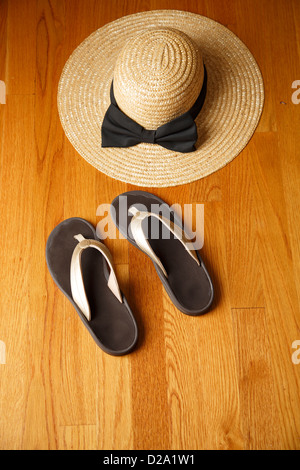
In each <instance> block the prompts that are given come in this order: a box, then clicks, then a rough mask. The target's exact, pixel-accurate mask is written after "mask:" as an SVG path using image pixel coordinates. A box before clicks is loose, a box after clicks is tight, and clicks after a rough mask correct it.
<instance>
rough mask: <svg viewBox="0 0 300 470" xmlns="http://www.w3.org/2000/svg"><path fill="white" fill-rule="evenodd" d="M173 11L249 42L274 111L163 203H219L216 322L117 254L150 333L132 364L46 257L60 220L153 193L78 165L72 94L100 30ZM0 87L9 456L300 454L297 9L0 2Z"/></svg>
mask: <svg viewBox="0 0 300 470" xmlns="http://www.w3.org/2000/svg"><path fill="white" fill-rule="evenodd" d="M168 8H174V9H182V10H189V11H192V12H196V13H200V14H203V15H206V16H208V17H210V18H213V19H215V20H217V21H219V22H221V23H222V24H224V25H226V26H227V27H228V28H230V29H231V30H232V31H233V32H234V33H236V34H237V35H238V36H239V37H240V38H241V39H242V40H243V41H244V42H245V44H246V45H247V46H248V47H249V49H250V50H251V52H252V53H253V54H254V56H255V58H256V60H257V62H258V64H259V66H260V68H261V70H262V74H263V77H264V82H265V92H266V100H265V107H264V112H263V116H262V119H261V121H260V124H259V127H258V129H257V131H256V133H255V135H254V136H253V138H252V140H251V141H250V143H249V144H248V146H247V147H246V149H245V150H244V151H243V152H242V153H241V154H240V155H239V156H238V157H237V158H236V159H235V160H233V161H232V163H230V164H229V165H228V166H227V167H225V168H223V169H222V170H220V171H218V172H216V173H214V174H212V175H211V176H209V177H207V178H205V179H203V180H200V181H198V182H195V183H192V184H189V185H183V186H178V187H175V188H164V189H152V192H153V193H154V194H156V195H158V196H160V197H162V198H163V199H164V200H166V201H167V202H168V203H170V204H173V203H175V202H176V203H179V204H184V203H191V202H193V203H204V205H205V206H204V208H205V209H204V213H205V242H204V247H203V250H202V252H201V253H202V255H203V258H204V260H205V262H206V264H207V266H208V268H209V270H210V272H211V274H212V277H213V280H214V284H215V290H216V297H215V301H214V304H213V308H212V310H211V312H210V313H208V314H207V315H205V316H203V317H195V318H193V317H188V316H185V315H183V314H182V313H180V312H179V311H178V310H176V309H175V307H174V306H173V305H172V304H171V302H170V300H169V298H168V297H167V295H166V294H165V293H164V291H163V288H162V285H161V283H160V281H159V280H158V277H157V275H156V272H155V270H154V268H153V265H152V263H151V262H150V261H149V260H148V259H147V258H146V257H144V255H143V254H142V253H140V252H139V251H137V250H136V249H134V248H133V247H132V246H131V245H129V244H128V242H127V241H126V240H115V241H113V240H108V241H107V245H108V246H109V248H110V249H111V251H112V253H113V256H114V260H115V262H116V264H117V272H118V274H119V277H120V283H121V286H122V289H123V290H124V292H125V294H126V296H127V298H128V300H129V302H130V304H131V306H132V308H133V310H134V312H135V315H136V318H137V321H138V324H139V327H140V330H141V334H140V342H139V346H138V348H137V350H136V351H135V352H134V353H132V354H130V355H128V356H124V357H120V358H118V357H112V356H108V355H106V354H105V353H103V351H102V350H101V349H99V348H98V347H97V346H96V344H95V343H94V341H93V340H92V338H91V336H90V335H89V334H88V332H87V330H86V329H85V328H84V327H83V326H82V323H81V321H80V320H79V318H78V316H77V314H76V312H75V311H74V310H73V308H72V306H71V305H70V304H69V302H68V300H66V298H65V297H64V296H63V295H62V294H61V292H60V291H59V290H58V289H57V288H56V287H55V285H54V283H53V281H52V278H51V276H50V274H49V273H48V270H47V267H46V263H45V255H44V253H45V244H46V240H47V237H48V235H49V233H50V231H51V230H52V229H53V228H54V227H55V226H56V225H57V224H58V223H59V222H61V221H62V220H63V219H66V218H68V217H72V216H79V217H83V218H85V219H87V220H89V221H90V222H92V223H94V224H95V225H96V224H97V222H99V220H100V218H99V217H97V216H96V210H97V207H98V206H99V205H100V204H103V203H110V202H111V201H112V199H113V198H114V197H115V196H116V195H118V194H119V193H121V192H124V191H126V190H132V189H138V188H137V187H135V186H132V185H129V184H125V183H121V182H118V181H115V180H113V179H111V178H109V177H107V176H105V175H103V174H101V173H100V172H98V171H97V170H95V169H94V168H93V167H92V166H90V165H89V164H88V163H86V162H85V160H84V159H83V158H81V157H80V156H79V155H78V154H77V153H76V151H75V150H74V149H73V147H72V146H71V144H70V143H69V142H68V140H67V139H66V137H65V136H64V133H63V130H62V127H61V125H60V121H59V117H58V112H57V106H56V92H57V84H58V80H59V77H60V74H61V71H62V68H63V66H64V64H65V62H66V60H67V58H68V57H69V55H70V53H71V52H72V51H73V50H74V49H75V47H76V46H77V45H79V44H80V42H81V41H82V40H83V39H84V38H85V37H87V36H88V35H89V34H90V33H92V32H93V31H94V30H96V29H97V28H99V27H101V26H102V25H104V24H105V23H107V22H109V21H112V20H114V19H116V18H119V17H121V16H123V15H125V14H130V13H134V12H138V11H143V10H152V9H168ZM0 80H2V81H4V82H5V84H6V104H1V105H0V159H1V166H0V207H1V219H0V227H1V228H0V240H1V243H0V269H1V277H0V282H1V285H0V309H1V310H0V341H1V343H0V344H1V348H2V352H1V357H2V362H5V364H0V448H1V449H135V450H137V449H151V450H155V449H300V364H296V363H293V361H292V354H293V353H294V352H295V349H293V347H292V345H293V342H294V341H296V340H300V312H299V302H300V236H299V233H300V197H299V187H300V158H299V157H300V150H299V147H300V146H299V144H300V104H299V105H297V104H294V103H293V102H292V94H293V92H295V90H294V89H293V88H292V83H293V82H294V81H295V80H300V3H299V0H273V1H272V2H270V1H269V0H230V1H228V0H202V1H198V2H196V1H193V0H190V1H189V0H182V1H180V0H172V1H171V0H170V1H168V0H149V1H147V0H140V1H136V0H130V1H126V2H125V1H121V0H120V1H115V0H111V1H104V0H103V1H102V0H48V1H46V0H10V1H9V0H0ZM299 98H300V95H299ZM146 189H148V190H149V188H146ZM4 345H5V350H6V355H5V356H6V357H5V358H4V351H3V348H4ZM298 357H300V355H299V356H298ZM4 359H5V361H4ZM294 362H297V361H294Z"/></svg>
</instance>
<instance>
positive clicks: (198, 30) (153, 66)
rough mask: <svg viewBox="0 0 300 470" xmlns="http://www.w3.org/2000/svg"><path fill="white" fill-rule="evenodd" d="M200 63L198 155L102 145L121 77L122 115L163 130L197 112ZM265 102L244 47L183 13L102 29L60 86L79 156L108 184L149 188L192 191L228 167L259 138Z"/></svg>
mask: <svg viewBox="0 0 300 470" xmlns="http://www.w3.org/2000/svg"><path fill="white" fill-rule="evenodd" d="M162 30H164V31H162ZM179 32H181V33H179ZM202 60H203V61H204V63H205V66H206V69H207V76H208V82H207V96H206V100H205V104H204V107H203V109H202V110H201V112H200V114H199V116H198V117H197V118H196V124H197V129H198V141H197V145H196V151H195V152H191V153H185V154H182V153H177V152H173V151H170V150H167V149H164V148H162V147H160V146H159V145H156V144H148V143H141V144H138V145H136V146H134V147H129V148H102V147H101V125H102V120H103V117H104V115H105V112H106V110H107V108H108V106H109V104H110V98H109V90H110V86H111V81H112V79H113V78H114V86H115V96H116V99H117V102H118V104H119V106H120V108H121V109H122V110H123V111H124V112H125V113H126V114H128V115H129V116H130V117H131V118H132V119H134V120H136V121H137V122H139V124H141V125H142V126H144V127H145V128H148V129H155V128H156V127H158V126H159V125H162V124H164V123H165V122H168V121H169V120H171V119H172V118H174V117H177V116H179V115H180V114H182V113H183V112H185V111H187V110H188V109H189V108H190V107H191V106H192V104H193V102H194V101H195V99H196V97H197V95H198V94H199V91H200V88H201V84H202V80H203V66H202ZM263 102H264V87H263V80H262V76H261V73H260V70H259V68H258V65H257V63H256V62H255V60H254V58H253V56H252V54H251V53H250V51H249V50H248V49H247V47H246V46H245V45H244V44H243V43H242V42H241V40H240V39H238V38H237V36H235V35H234V34H233V33H232V32H231V31H229V30H228V29H227V28H225V27H224V26H222V25H220V24H219V23H217V22H215V21H213V20H211V19H209V18H206V17H203V16H200V15H196V14H193V13H189V12H183V11H177V10H157V11H150V12H142V13H137V14H134V15H129V16H125V17H122V18H120V19H118V20H116V21H114V22H112V23H109V24H107V25H105V26H103V27H102V28H100V29H98V30H97V31H95V32H94V33H93V34H91V35H90V36H89V37H88V38H87V39H85V40H84V41H83V42H82V43H81V44H80V45H79V46H78V47H77V49H76V50H75V51H74V52H73V53H72V55H71V56H70V58H69V60H68V61H67V63H66V65H65V67H64V70H63V72H62V75H61V79H60V82H59V87H58V110H59V116H60V119H61V123H62V126H63V128H64V131H65V133H66V136H67V137H68V139H69V140H70V142H71V143H72V145H73V146H74V147H75V149H76V150H77V151H78V153H79V154H80V155H81V156H82V157H83V158H85V160H87V161H88V162H89V163H90V164H92V165H93V166H94V167H96V168H97V169H98V170H100V171H102V172H103V173H105V174H107V175H109V176H110V177H113V178H116V179H118V180H121V181H124V182H128V183H132V184H135V185H138V186H144V187H167V186H176V185H179V184H185V183H189V182H192V181H195V180H197V179H199V178H202V177H204V176H207V175H209V174H211V173H213V172H214V171H216V170H218V169H220V168H222V167H223V166H225V165H226V164H227V163H229V162H230V161H231V160H233V158H235V157H236V156H237V155H238V154H239V153H240V152H241V151H242V149H243V148H244V147H245V146H246V145H247V143H248V141H249V139H250V138H251V136H252V135H253V132H254V131H255V129H256V126H257V124H258V121H259V118H260V116H261V112H262V108H263Z"/></svg>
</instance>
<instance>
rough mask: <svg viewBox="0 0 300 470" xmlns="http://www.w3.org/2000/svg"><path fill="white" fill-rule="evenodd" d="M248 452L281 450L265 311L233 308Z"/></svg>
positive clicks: (245, 446) (242, 421)
mask: <svg viewBox="0 0 300 470" xmlns="http://www.w3.org/2000/svg"><path fill="white" fill-rule="evenodd" d="M232 319H233V330H234V339H235V346H236V364H237V371H238V382H239V395H240V410H241V426H242V433H243V436H244V449H245V450H255V449H266V450H267V449H269V450H276V449H279V448H281V441H280V439H279V436H280V429H279V424H278V415H279V410H278V409H277V408H276V404H275V403H274V388H275V387H274V385H275V384H274V378H273V375H272V367H271V363H272V356H271V350H270V344H269V337H268V328H267V322H266V315H265V309H264V308H244V309H232Z"/></svg>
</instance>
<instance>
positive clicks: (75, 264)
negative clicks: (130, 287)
mask: <svg viewBox="0 0 300 470" xmlns="http://www.w3.org/2000/svg"><path fill="white" fill-rule="evenodd" d="M46 261H47V265H48V269H49V271H50V273H51V276H52V278H53V280H54V282H55V283H56V284H57V286H58V287H59V289H60V290H61V291H62V292H63V293H64V294H65V296H66V297H67V298H68V299H69V300H70V302H71V303H72V305H73V306H74V308H75V309H76V311H77V313H78V315H79V317H80V319H81V320H82V322H83V323H84V325H85V326H86V328H87V329H88V331H89V332H90V334H91V335H92V337H93V338H94V340H95V341H96V343H97V344H98V346H100V348H101V349H103V351H105V352H106V353H108V354H111V355H113V356H121V355H124V354H128V353H129V352H130V351H131V350H132V349H133V348H134V346H135V345H136V341H137V336H138V331H137V325H136V321H135V318H134V316H133V313H132V311H131V309H130V307H129V305H128V303H127V301H126V298H125V297H124V295H123V294H122V292H121V291H120V288H119V285H118V281H117V278H116V275H115V271H114V268H113V263H112V256H111V253H110V251H109V250H108V248H107V247H106V246H105V245H104V244H103V243H101V242H100V241H99V239H98V238H97V235H96V232H95V229H94V227H93V226H92V225H91V224H90V223H89V222H87V221H86V220H84V219H81V218H78V217H73V218H71V219H67V220H65V221H63V222H61V223H60V224H59V225H57V227H55V228H54V230H53V231H52V232H51V234H50V235H49V238H48V240H47V246H46Z"/></svg>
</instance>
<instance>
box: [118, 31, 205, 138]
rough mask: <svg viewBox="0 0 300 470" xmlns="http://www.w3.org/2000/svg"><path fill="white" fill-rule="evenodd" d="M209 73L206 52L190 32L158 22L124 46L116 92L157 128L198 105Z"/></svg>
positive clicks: (125, 106)
mask: <svg viewBox="0 0 300 470" xmlns="http://www.w3.org/2000/svg"><path fill="white" fill-rule="evenodd" d="M203 77H204V69H203V61H202V55H201V53H200V51H199V50H198V48H197V46H196V44H195V43H194V42H193V41H192V40H191V39H190V38H189V37H188V36H187V35H186V34H184V33H183V32H181V31H178V30H175V29H169V28H168V29H165V28H164V29H162V28H155V29H154V28H152V29H149V30H147V31H145V32H143V33H142V34H139V35H138V36H136V37H134V38H131V39H130V40H129V41H128V42H126V44H125V45H124V47H123V49H122V50H121V52H120V54H119V56H118V58H117V61H116V65H115V70H114V94H115V98H116V101H117V103H118V106H119V107H120V109H121V110H122V111H123V112H124V113H125V114H127V116H129V117H130V118H131V119H133V120H134V121H136V122H138V123H139V124H140V125H141V126H143V127H144V128H146V129H156V128H157V127H159V126H161V125H163V124H165V123H167V122H169V121H171V120H172V119H175V118H176V117H178V116H180V115H181V114H183V113H185V112H186V111H188V110H189V109H190V108H191V107H192V105H193V104H194V102H195V101H196V99H197V97H198V95H199V93H200V90H201V87H202V83H203Z"/></svg>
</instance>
